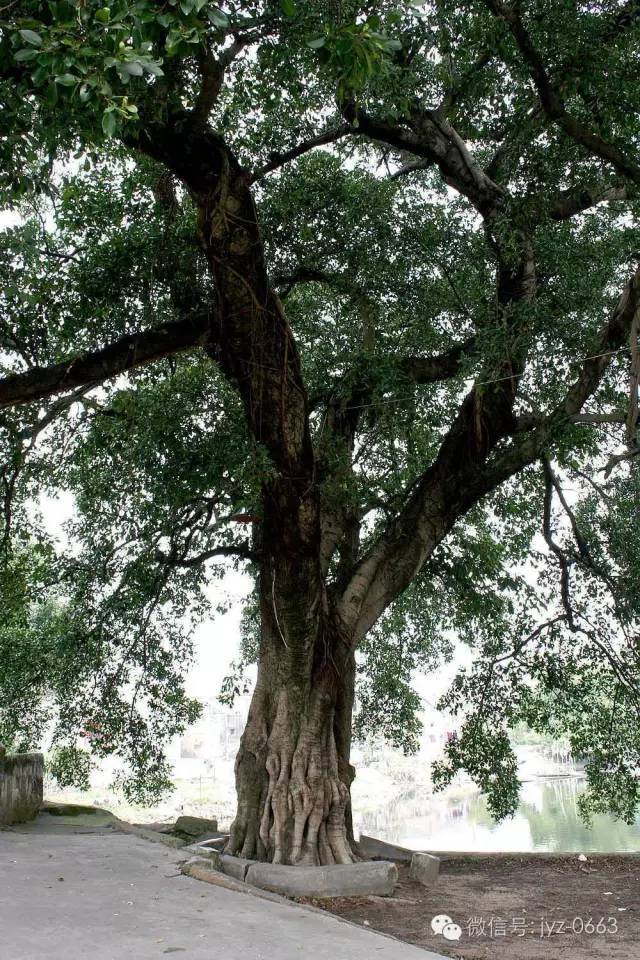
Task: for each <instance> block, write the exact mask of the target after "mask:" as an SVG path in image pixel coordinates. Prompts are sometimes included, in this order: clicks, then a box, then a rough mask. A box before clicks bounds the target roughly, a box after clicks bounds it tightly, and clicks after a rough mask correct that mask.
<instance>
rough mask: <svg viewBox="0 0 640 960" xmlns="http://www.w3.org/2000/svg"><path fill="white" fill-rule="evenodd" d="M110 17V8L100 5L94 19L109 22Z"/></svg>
mask: <svg viewBox="0 0 640 960" xmlns="http://www.w3.org/2000/svg"><path fill="white" fill-rule="evenodd" d="M110 19H111V10H110V9H109V7H100V9H99V10H97V11H96V20H99V21H100V23H109V20H110Z"/></svg>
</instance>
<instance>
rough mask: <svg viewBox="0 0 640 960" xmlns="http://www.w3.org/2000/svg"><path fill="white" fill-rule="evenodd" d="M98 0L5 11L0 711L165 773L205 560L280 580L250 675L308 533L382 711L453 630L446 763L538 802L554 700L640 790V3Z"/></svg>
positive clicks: (19, 728) (572, 730)
mask: <svg viewBox="0 0 640 960" xmlns="http://www.w3.org/2000/svg"><path fill="white" fill-rule="evenodd" d="M101 3H102V0H100V2H96V0H82V2H80V0H78V2H66V0H59V2H48V3H41V2H36V0H33V2H28V0H27V2H23V0H18V2H16V3H13V4H9V5H8V6H7V7H5V10H4V11H3V13H2V17H3V18H4V19H3V20H2V22H1V23H0V103H1V109H0V157H1V161H0V200H1V202H2V206H3V207H4V208H5V209H7V210H8V209H11V210H13V211H15V212H16V213H17V214H18V216H19V222H17V224H16V225H13V226H9V227H6V228H5V229H4V232H3V234H2V238H3V244H2V249H1V250H0V271H1V275H2V289H1V291H0V348H1V353H0V362H1V365H2V375H3V377H2V379H1V380H0V405H1V407H2V420H1V424H0V426H1V430H0V444H1V445H2V470H1V473H0V477H1V479H2V491H1V493H2V497H3V507H4V509H3V514H2V522H3V541H2V551H3V553H2V558H3V572H2V581H1V586H2V592H3V607H4V616H3V618H2V623H1V624H0V739H8V740H9V741H10V742H14V743H16V744H32V743H33V742H35V741H36V740H37V739H38V738H39V737H40V736H41V735H42V731H43V729H45V728H46V726H47V725H48V724H50V723H53V724H54V726H55V735H54V739H55V742H56V743H57V745H58V747H59V750H58V753H57V772H58V773H59V775H60V777H61V778H63V779H65V778H67V779H75V780H76V781H78V780H82V778H83V777H86V772H87V766H86V758H85V756H84V754H83V753H82V752H81V753H78V751H77V749H76V748H77V743H78V736H79V734H80V733H83V735H84V736H85V740H86V741H87V743H88V745H89V746H90V749H91V750H92V751H93V752H94V753H95V754H97V755H98V756H100V755H106V754H111V753H115V754H118V755H120V756H121V757H122V758H123V760H124V761H125V762H126V764H127V765H128V769H129V775H128V779H127V781H126V783H127V786H128V789H129V790H130V791H131V793H132V795H135V796H138V797H142V798H150V797H152V796H153V795H154V793H155V792H157V791H158V790H161V789H163V788H164V787H165V786H166V784H167V778H168V767H167V764H166V759H165V756H164V745H165V744H166V741H167V739H168V738H170V737H171V736H172V735H173V734H174V733H175V732H177V731H179V730H181V729H182V728H183V727H184V725H185V724H187V723H189V722H190V721H191V720H192V719H193V718H194V717H195V715H196V712H197V705H195V704H194V703H193V702H192V701H190V700H189V698H188V697H187V696H186V695H185V693H184V686H183V682H184V675H185V670H186V667H187V665H188V662H189V657H190V655H191V652H192V651H191V641H190V627H191V626H192V625H193V624H195V623H197V622H199V621H200V620H201V619H202V618H203V617H204V616H205V615H206V611H207V603H206V599H205V593H204V590H205V587H206V586H207V584H208V583H210V581H211V579H212V578H220V577H223V576H224V573H225V571H226V570H228V568H229V565H230V564H231V565H233V566H235V567H236V568H242V569H246V570H247V571H249V572H250V573H252V574H254V575H255V577H256V584H257V586H256V595H255V597H254V598H253V599H252V600H251V601H250V602H249V603H248V607H247V617H246V635H245V638H244V647H243V656H242V661H241V662H240V663H239V664H238V665H237V668H238V673H237V675H234V676H231V677H230V678H229V681H228V683H227V685H226V695H227V696H232V695H233V692H234V690H237V689H238V688H239V686H240V683H241V674H242V668H243V665H244V664H246V663H248V662H251V661H253V660H255V659H256V657H257V656H258V648H259V645H260V639H259V635H260V633H261V631H264V617H265V598H266V601H269V597H271V596H272V595H273V598H274V599H273V604H272V608H273V610H272V612H273V613H275V620H274V625H272V626H273V630H274V631H275V633H276V634H277V633H278V631H279V634H280V635H281V637H282V641H283V656H289V655H290V657H291V663H293V661H294V655H293V653H292V651H294V652H295V649H296V644H298V643H299V642H300V644H302V641H301V640H300V641H298V639H297V634H296V629H297V627H296V625H295V622H294V621H295V618H294V617H293V616H291V617H289V610H290V605H291V604H292V603H293V596H291V597H289V596H287V595H285V594H283V596H282V601H281V604H280V594H279V593H278V606H276V601H275V596H276V591H279V590H280V581H278V580H277V579H276V578H277V576H281V573H280V567H279V566H278V561H277V557H279V556H284V555H286V556H287V557H289V558H294V560H295V563H294V566H295V567H296V569H298V570H299V571H300V577H301V578H302V575H303V574H302V571H303V568H304V562H306V560H307V558H309V557H311V556H312V555H313V564H314V565H315V566H314V569H317V570H319V571H320V577H321V580H322V584H323V589H322V595H323V597H324V600H323V603H324V604H325V606H326V608H327V609H329V610H330V611H332V613H331V616H332V617H333V616H334V615H335V618H336V620H337V621H338V622H339V623H340V625H341V630H342V631H343V632H342V634H341V635H343V636H348V645H349V646H350V647H352V648H353V649H354V650H357V651H358V653H357V665H358V678H359V679H358V685H357V702H358V705H359V713H357V715H356V728H355V729H356V733H359V734H364V733H370V732H372V731H380V732H381V733H382V734H383V735H384V736H386V737H387V738H388V739H389V740H390V741H391V742H393V743H394V744H397V745H401V746H403V747H404V748H405V749H408V750H410V749H412V748H413V747H414V746H415V744H416V739H417V736H418V734H419V723H418V720H417V714H418V712H419V708H420V702H419V698H418V697H417V695H416V694H415V692H414V691H413V688H412V676H413V674H414V671H415V670H416V669H422V670H426V671H429V670H433V669H435V668H436V665H437V663H438V662H439V660H440V658H441V657H445V656H448V655H449V653H450V650H451V644H452V640H453V638H454V637H459V638H461V639H462V640H463V641H464V642H466V643H467V644H469V645H470V646H471V647H472V648H473V650H474V653H475V660H474V665H473V667H472V668H470V669H469V670H467V671H461V673H460V674H459V676H458V677H457V679H456V681H455V682H454V684H453V686H452V688H451V690H450V692H449V693H448V694H447V695H446V697H445V704H446V706H447V707H448V708H449V709H451V710H452V711H453V712H454V713H458V714H460V715H461V716H462V720H463V722H462V726H461V732H460V734H459V736H457V737H456V738H454V739H453V740H452V741H451V742H450V743H449V744H448V746H447V751H446V756H445V758H444V759H443V761H442V762H441V763H440V764H438V766H437V769H436V776H437V778H438V781H439V782H440V783H446V782H447V781H448V780H450V778H451V777H452V776H453V775H454V774H455V773H456V772H457V771H458V770H459V769H463V768H464V769H466V770H467V771H468V772H469V773H470V774H471V775H472V776H473V778H474V779H475V780H476V782H477V783H478V784H479V785H480V786H481V787H482V789H483V790H485V791H486V792H487V793H488V795H489V799H490V805H491V809H492V811H493V812H494V813H495V814H496V815H499V816H500V815H505V814H508V813H510V812H512V811H513V810H514V808H515V804H516V803H517V789H518V782H517V769H516V762H515V757H514V753H513V750H512V747H511V745H510V740H509V731H510V729H511V728H513V727H514V726H516V725H518V724H520V723H521V722H526V723H527V724H529V725H530V726H531V727H532V728H533V729H535V730H538V731H540V732H552V733H555V732H557V733H558V734H562V735H566V736H568V738H569V741H570V743H571V745H572V748H573V751H574V754H575V755H576V756H580V757H583V758H584V759H585V760H586V761H587V775H588V780H589V787H590V791H589V793H588V796H587V799H586V800H585V803H584V808H585V812H586V813H588V811H589V810H611V811H613V812H614V813H615V814H616V815H618V816H621V817H624V818H626V819H631V818H632V817H633V816H634V815H635V811H636V808H637V805H638V800H639V799H640V795H639V789H640V780H639V779H638V758H639V756H640V724H639V723H638V703H639V696H640V688H639V681H640V651H639V638H640V632H639V629H638V624H639V617H640V592H639V591H638V586H637V585H638V578H639V575H640V547H639V545H638V544H639V540H638V536H637V530H638V526H637V524H638V519H639V516H640V513H639V505H640V475H639V474H638V461H637V459H634V458H635V457H636V456H637V454H638V452H639V446H638V443H639V441H638V378H639V376H640V359H639V351H638V329H639V317H640V273H638V240H639V230H638V213H639V203H638V185H639V184H640V163H639V162H638V160H637V157H638V149H639V147H640V117H639V115H638V106H637V104H638V102H639V96H638V95H639V93H640V91H639V87H638V76H639V74H638V65H639V59H640V58H639V50H640V45H639V43H640V5H639V4H638V3H636V2H635V0H628V2H627V3H619V2H615V0H603V2H595V3H589V4H578V3H575V2H567V0H548V2H545V3H544V4H542V3H539V2H536V0H523V2H519V3H513V4H511V3H507V2H503V0H472V2H469V3H465V4H462V5H460V4H457V5H456V4H452V3H449V2H448V0H436V2H433V3H430V2H428V3H424V4H423V3H415V2H409V0H407V2H399V0H396V2H391V0H389V2H379V3H355V2H354V3H351V2H349V0H342V2H341V0H326V2H323V0H318V2H314V3H302V2H301V0H297V2H295V0H280V2H273V0H260V2H255V3H252V2H248V3H245V2H233V0H228V2H224V3H221V4H220V5H214V4H211V3H209V2H207V0H180V2H175V0H167V2H158V0H135V2H128V0H115V2H113V3H112V4H111V5H109V6H103V5H101ZM61 491H65V492H69V493H70V494H71V495H72V496H73V501H74V504H75V512H74V517H73V520H72V521H71V522H70V524H69V528H68V544H67V545H66V546H65V547H64V548H63V547H61V546H60V545H59V544H58V545H56V544H55V543H53V542H51V539H50V537H49V536H48V535H47V534H46V533H45V528H44V525H43V522H42V516H41V514H40V513H39V512H38V510H37V509H36V506H35V505H36V504H37V503H38V502H40V503H42V501H41V500H39V498H40V497H41V495H42V494H48V495H55V494H57V493H59V492H61ZM41 509H42V508H41ZM312 515H313V517H314V518H315V519H314V520H313V523H311V521H310V519H309V518H310V517H311V516H312ZM316 547H317V549H316ZM314 551H315V552H314ZM267 557H268V558H270V559H269V561H268V562H269V564H271V566H268V567H267V559H266V558H267ZM274 558H275V559H274ZM303 561H304V562H303ZM283 569H284V568H283ZM287 569H290V568H287ZM304 569H306V568H304ZM265 571H267V572H265ZM305 576H306V574H305ZM301 583H302V580H300V581H296V583H295V584H294V583H293V581H292V586H291V592H292V594H293V592H294V587H295V590H297V591H298V593H299V596H300V603H301V604H303V605H304V604H305V603H307V599H305V598H306V596H307V595H306V594H304V593H303V592H301V587H300V584H301ZM310 595H311V593H309V596H310ZM261 598H262V606H261V602H260V601H261ZM269 602H270V601H269ZM307 607H308V609H309V610H311V609H313V610H315V607H314V606H313V603H312V602H309V603H307ZM278 609H279V610H280V614H281V616H280V618H279V617H278ZM260 610H261V611H262V613H261V616H262V626H261V622H260V612H259V611H260ZM283 611H284V612H283ZM308 619H309V618H308V617H307V621H308ZM287 624H289V626H287ZM307 626H308V624H307ZM302 645H303V644H302ZM294 665H295V664H294ZM291 669H292V671H293V666H292V667H291ZM265 845H266V844H265Z"/></svg>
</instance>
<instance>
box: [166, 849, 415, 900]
mask: <svg viewBox="0 0 640 960" xmlns="http://www.w3.org/2000/svg"><path fill="white" fill-rule="evenodd" d="M185 850H188V851H189V853H193V854H195V856H194V857H192V858H191V859H190V860H188V861H187V862H186V863H185V864H184V865H183V867H182V871H183V873H186V874H187V875H189V876H196V874H202V872H203V870H204V871H205V872H206V871H207V870H209V871H213V870H215V871H218V872H219V873H222V874H224V875H225V876H227V877H230V878H232V879H233V880H236V881H238V882H240V883H246V884H249V885H251V886H252V887H258V888H259V889H261V890H267V891H269V892H271V893H277V894H280V895H281V896H285V897H311V898H313V899H318V900H321V899H331V898H333V897H363V896H381V897H390V896H392V895H393V891H394V889H395V886H396V884H397V882H398V868H397V867H396V865H395V863H390V862H388V861H386V860H369V861H363V862H361V863H350V864H331V865H327V866H322V867H304V866H299V867H292V866H286V865H283V864H272V863H259V862H258V861H256V860H245V859H243V858H242V857H231V856H229V855H228V854H220V853H218V852H217V851H216V850H212V849H210V848H209V849H207V848H206V847H203V846H201V845H200V844H191V845H189V846H188V847H185ZM198 879H203V877H202V876H198Z"/></svg>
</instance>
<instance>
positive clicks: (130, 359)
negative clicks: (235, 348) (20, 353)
mask: <svg viewBox="0 0 640 960" xmlns="http://www.w3.org/2000/svg"><path fill="white" fill-rule="evenodd" d="M209 327H210V318H209V315H208V314H206V313H202V314H199V315H197V316H195V317H191V318H190V319H189V320H180V321H177V322H175V323H168V324H165V326H163V327H157V328H154V329H151V330H143V331H141V332H139V333H129V334H127V335H126V336H124V337H120V339H119V340H116V341H114V342H113V343H110V344H108V345H107V346H105V347H102V348H101V349H99V350H92V351H89V352H88V353H83V354H81V355H80V356H76V357H70V358H69V359H67V360H64V361H62V363H55V364H53V365H52V366H49V367H32V368H31V369H30V370H27V371H26V372H25V373H16V374H12V375H10V376H8V377H5V378H4V379H2V380H0V408H3V407H10V406H14V405H16V404H21V403H29V402H30V401H32V400H42V399H43V398H44V397H51V396H54V395H55V394H58V393H63V392H65V391H67V390H75V389H76V388H78V387H84V386H86V385H87V384H98V383H102V382H103V381H104V380H109V379H111V378H112V377H116V376H118V375H119V374H121V373H124V372H125V371H127V370H133V369H134V368H136V367H142V366H144V365H145V364H148V363H152V362H153V361H155V360H160V359H162V358H163V357H168V356H172V355H173V354H176V353H181V352H182V351H184V350H188V349H189V348H190V347H194V346H196V345H198V344H200V345H203V344H204V342H205V340H206V337H207V333H208V331H209Z"/></svg>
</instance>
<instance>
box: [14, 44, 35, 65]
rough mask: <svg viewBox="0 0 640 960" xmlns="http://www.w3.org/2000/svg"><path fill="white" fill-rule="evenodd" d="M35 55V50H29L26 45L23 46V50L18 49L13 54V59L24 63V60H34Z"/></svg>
mask: <svg viewBox="0 0 640 960" xmlns="http://www.w3.org/2000/svg"><path fill="white" fill-rule="evenodd" d="M37 56H38V51H37V50H29V49H28V48H27V47H25V48H24V49H23V50H18V52H17V53H15V54H14V56H13V59H14V60H17V61H18V62H19V63H24V62H25V61H26V60H35V58H36V57H37Z"/></svg>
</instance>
